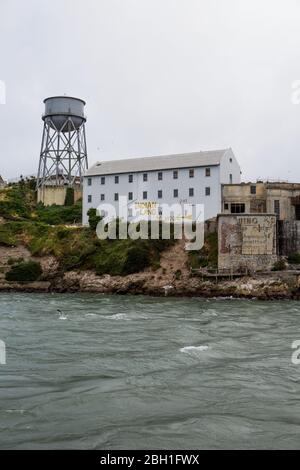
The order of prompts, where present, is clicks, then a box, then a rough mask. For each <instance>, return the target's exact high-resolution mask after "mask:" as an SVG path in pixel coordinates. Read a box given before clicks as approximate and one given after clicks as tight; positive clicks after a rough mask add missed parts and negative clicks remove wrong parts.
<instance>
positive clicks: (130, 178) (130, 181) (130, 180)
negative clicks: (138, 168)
mask: <svg viewBox="0 0 300 470" xmlns="http://www.w3.org/2000/svg"><path fill="white" fill-rule="evenodd" d="M128 183H133V175H128Z"/></svg>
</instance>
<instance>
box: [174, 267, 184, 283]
mask: <svg viewBox="0 0 300 470" xmlns="http://www.w3.org/2000/svg"><path fill="white" fill-rule="evenodd" d="M181 274H182V273H181V269H177V271H175V279H176V281H178V280H179V279H180V278H181Z"/></svg>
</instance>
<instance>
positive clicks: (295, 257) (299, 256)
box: [288, 253, 300, 264]
mask: <svg viewBox="0 0 300 470" xmlns="http://www.w3.org/2000/svg"><path fill="white" fill-rule="evenodd" d="M288 262H289V263H291V264H300V253H292V254H290V256H289V257H288Z"/></svg>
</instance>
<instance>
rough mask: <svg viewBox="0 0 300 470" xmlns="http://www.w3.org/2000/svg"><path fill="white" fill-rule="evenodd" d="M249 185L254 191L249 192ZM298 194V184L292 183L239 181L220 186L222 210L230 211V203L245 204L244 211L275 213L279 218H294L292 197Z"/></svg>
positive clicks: (299, 194)
mask: <svg viewBox="0 0 300 470" xmlns="http://www.w3.org/2000/svg"><path fill="white" fill-rule="evenodd" d="M251 187H255V188H256V193H255V194H252V193H251ZM297 196H300V185H299V184H294V183H262V182H260V183H241V184H240V185H238V184H237V185H236V184H234V185H223V186H222V211H223V212H224V213H225V214H226V213H227V214H229V213H232V209H231V207H232V204H245V213H246V214H247V213H248V214H251V213H269V214H272V213H275V212H276V206H277V208H279V214H278V219H279V220H295V219H296V211H295V206H294V205H293V204H292V199H293V198H295V197H297Z"/></svg>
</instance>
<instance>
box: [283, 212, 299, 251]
mask: <svg viewBox="0 0 300 470" xmlns="http://www.w3.org/2000/svg"><path fill="white" fill-rule="evenodd" d="M278 249H279V255H281V256H289V255H291V254H294V253H300V221H299V220H282V221H279V222H278Z"/></svg>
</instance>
